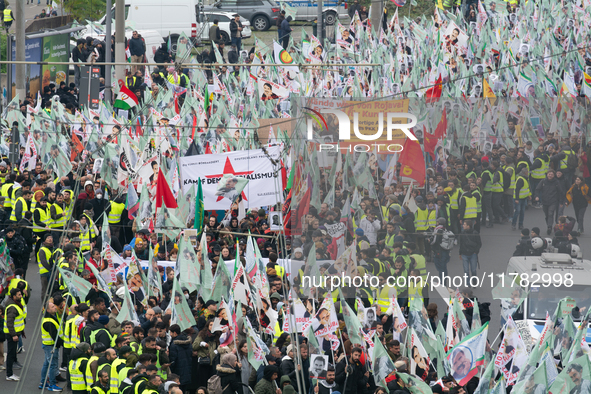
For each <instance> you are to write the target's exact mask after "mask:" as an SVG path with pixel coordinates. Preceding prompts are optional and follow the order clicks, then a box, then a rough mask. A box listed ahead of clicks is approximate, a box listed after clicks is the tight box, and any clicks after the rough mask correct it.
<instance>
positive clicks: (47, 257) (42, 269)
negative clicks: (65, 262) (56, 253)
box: [37, 246, 53, 274]
mask: <svg viewBox="0 0 591 394" xmlns="http://www.w3.org/2000/svg"><path fill="white" fill-rule="evenodd" d="M40 253H43V254H44V255H45V260H46V261H47V262H48V263H49V265H53V261H52V260H53V256H52V254H51V250H49V249H48V248H47V247H45V246H42V247H41V249H39V251H38V252H37V264H38V265H39V274H46V273H48V272H49V271H48V270H47V269H45V267H44V266H43V264H41V259H40V258H39V256H40Z"/></svg>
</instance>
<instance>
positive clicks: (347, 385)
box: [336, 348, 369, 394]
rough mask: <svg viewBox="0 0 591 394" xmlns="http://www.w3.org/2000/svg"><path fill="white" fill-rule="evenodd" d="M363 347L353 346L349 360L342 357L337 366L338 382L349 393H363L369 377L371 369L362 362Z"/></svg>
mask: <svg viewBox="0 0 591 394" xmlns="http://www.w3.org/2000/svg"><path fill="white" fill-rule="evenodd" d="M360 357H361V349H360V348H353V350H352V351H351V356H350V357H349V361H348V362H347V360H345V359H342V360H341V361H340V362H339V363H338V364H337V368H336V370H337V371H336V382H337V383H338V384H339V385H340V386H341V387H342V388H343V391H346V392H347V394H363V393H365V388H366V385H367V380H368V379H369V371H367V370H366V369H365V366H364V365H363V364H361V362H360V361H359V358H360Z"/></svg>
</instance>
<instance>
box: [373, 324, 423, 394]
mask: <svg viewBox="0 0 591 394" xmlns="http://www.w3.org/2000/svg"><path fill="white" fill-rule="evenodd" d="M373 342H374V345H375V347H374V349H373V360H372V362H371V363H372V366H373V371H372V372H373V376H374V379H375V383H376V385H377V386H381V387H383V388H385V389H387V388H388V384H387V383H386V378H387V377H388V375H389V374H390V373H391V372H392V371H394V363H393V362H392V359H390V356H389V355H388V352H387V351H386V348H385V347H384V345H382V341H380V338H379V337H378V335H377V334H375V337H374V341H373ZM427 370H428V368H427Z"/></svg>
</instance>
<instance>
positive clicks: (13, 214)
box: [10, 197, 29, 222]
mask: <svg viewBox="0 0 591 394" xmlns="http://www.w3.org/2000/svg"><path fill="white" fill-rule="evenodd" d="M19 202H20V203H21V204H22V207H23V208H22V211H21V214H22V217H23V218H24V217H25V212H27V211H28V210H29V205H28V204H27V200H25V199H24V198H23V197H19V198H17V199H16V200H15V201H14V205H13V208H16V205H17V204H18V203H19ZM10 221H11V222H16V209H13V210H12V211H11V212H10Z"/></svg>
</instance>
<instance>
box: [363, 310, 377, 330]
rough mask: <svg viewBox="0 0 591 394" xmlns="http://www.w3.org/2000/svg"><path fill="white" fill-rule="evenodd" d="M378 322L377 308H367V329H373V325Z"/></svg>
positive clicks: (365, 324)
mask: <svg viewBox="0 0 591 394" xmlns="http://www.w3.org/2000/svg"><path fill="white" fill-rule="evenodd" d="M375 322H376V308H375V307H372V308H365V321H364V322H363V325H364V327H365V329H366V330H369V329H371V326H372V325H373V324H374V323H375Z"/></svg>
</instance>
